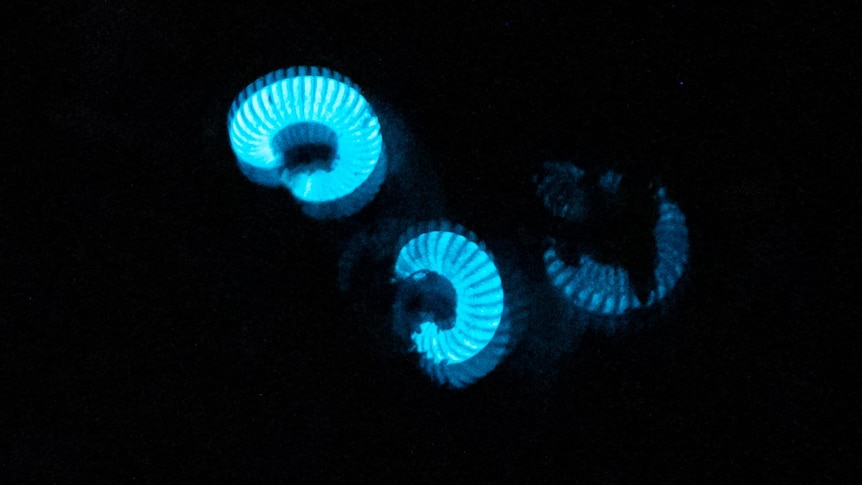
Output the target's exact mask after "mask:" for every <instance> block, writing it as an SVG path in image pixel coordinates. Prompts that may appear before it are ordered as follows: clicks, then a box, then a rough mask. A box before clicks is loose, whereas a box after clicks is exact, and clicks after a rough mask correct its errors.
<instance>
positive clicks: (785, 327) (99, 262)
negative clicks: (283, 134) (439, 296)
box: [0, 1, 862, 483]
mask: <svg viewBox="0 0 862 485" xmlns="http://www.w3.org/2000/svg"><path fill="white" fill-rule="evenodd" d="M402 3H403V5H402V4H401V3H399V4H397V6H396V4H395V3H393V4H389V2H352V3H351V4H349V5H341V4H339V3H338V2H326V1H319V2H281V3H274V2H273V3H262V4H255V3H254V2H249V3H245V4H236V5H233V6H222V5H216V4H210V3H202V4H194V3H193V2H187V3H183V2H176V4H175V5H174V6H173V7H166V8H157V7H154V6H152V5H151V2H144V1H130V2H122V6H119V5H109V4H108V3H104V2H89V3H88V2H77V3H76V2H63V3H62V4H60V3H58V4H57V5H52V4H50V2H45V3H44V4H43V5H42V6H40V7H37V10H36V11H31V12H28V13H24V12H22V11H20V10H19V9H18V8H17V7H16V6H14V5H10V6H6V7H3V8H4V10H6V11H5V12H4V14H3V17H4V18H6V19H7V21H12V23H14V26H13V27H12V28H11V29H7V30H6V31H5V32H4V34H3V35H4V36H5V37H6V39H5V40H4V43H3V46H4V47H3V50H4V52H5V54H6V56H7V59H6V60H5V61H4V62H3V68H2V73H3V77H4V78H5V80H6V83H7V88H6V90H5V92H4V97H3V99H4V100H3V103H4V105H3V108H4V112H5V113H6V116H4V119H3V121H2V123H3V125H2V126H3V133H4V135H3V137H4V139H5V141H3V153H4V155H3V161H2V163H3V169H2V170H3V174H4V175H3V177H2V180H0V244H2V245H0V252H2V256H0V265H2V266H0V284H2V294H0V325H2V330H0V345H2V361H0V362H2V374H0V376H2V390H0V402H2V403H3V404H2V405H3V407H4V408H5V410H4V411H3V413H2V423H0V424H2V429H4V430H5V431H3V433H2V436H3V439H2V443H3V448H2V454H0V462H2V468H0V470H2V472H3V474H4V475H6V476H8V477H9V482H10V483H13V482H14V483H71V482H76V483H83V482H84V481H85V480H88V483H119V482H126V481H131V480H135V481H136V482H143V483H150V482H152V483H183V482H212V481H215V480H229V481H232V482H239V483H272V482H278V481H286V480H311V479H328V480H340V481H360V482H366V481H377V480H380V479H386V478H388V479H396V480H399V481H419V482H487V481H490V482H497V481H503V480H507V479H508V480H512V479H517V480H519V481H550V480H555V479H558V478H560V477H564V478H566V479H567V480H572V481H579V482H587V483H590V482H601V483H617V482H624V483H625V482H652V481H661V482H677V481H685V482H692V481H701V480H707V481H736V480H738V479H746V480H747V481H758V482H763V481H767V482H770V481H782V480H784V479H787V478H791V477H796V478H799V477H806V478H810V479H814V480H816V481H838V482H841V481H848V480H851V479H852V478H853V477H857V478H858V476H859V464H858V460H857V458H858V454H856V453H855V451H854V450H856V446H857V445H858V441H859V438H860V433H862V423H860V398H862V394H860V386H859V382H860V381H859V378H860V372H859V371H860V368H859V363H858V359H857V358H855V353H856V348H857V345H856V340H855V338H854V333H853V332H852V331H851V328H852V326H851V324H852V323H854V322H855V323H858V320H859V310H858V303H857V302H856V301H854V300H853V299H852V298H850V291H849V290H848V288H849V287H850V284H851V282H852V280H851V279H850V275H851V274H853V272H854V270H855V266H856V263H857V260H858V256H856V254H855V252H853V251H852V249H854V242H858V238H856V236H855V234H854V229H855V226H856V225H857V224H858V220H859V217H858V211H857V209H858V205H859V204H858V202H857V199H858V196H857V195H856V192H855V191H851V190H850V189H848V186H849V185H850V184H851V183H854V182H855V181H856V179H857V178H858V168H857V165H856V164H857V163H858V160H859V158H858V157H859V153H860V151H859V133H860V123H859V120H860V105H859V101H860V79H859V76H858V74H859V64H860V55H862V53H861V52H860V45H862V44H860V36H859V34H858V31H859V27H860V20H862V16H860V9H859V5H858V3H857V4H855V5H854V4H852V3H847V4H836V5H829V4H828V3H827V2H817V3H816V6H812V7H810V8H808V7H805V8H802V7H794V8H793V9H789V8H783V7H782V6H781V5H780V4H778V3H773V2H764V3H758V4H756V5H745V6H740V7H732V6H725V5H724V4H721V5H720V6H704V5H701V4H697V5H694V4H692V3H688V2H660V3H656V4H653V5H649V6H647V5H644V6H634V5H628V4H626V3H622V2H594V3H590V4H588V5H584V4H580V5H574V4H573V5H568V2H495V3H491V2H488V3H487V4H481V3H479V2H452V3H449V2H433V3H431V2H429V3H427V4H424V3H414V2H402ZM306 64H307V65H320V66H326V67H330V68H332V69H335V70H338V71H340V72H342V73H344V74H346V75H348V76H350V77H351V79H353V80H354V81H355V82H356V83H357V84H358V85H360V86H361V87H362V89H363V91H364V92H365V93H366V94H367V95H368V96H369V99H371V100H372V102H373V103H374V105H375V107H376V108H377V109H378V111H379V112H380V115H381V121H382V122H383V123H384V126H386V123H388V124H389V125H388V126H389V127H390V128H389V129H391V130H392V131H393V132H394V133H398V134H399V137H398V139H397V140H387V142H389V143H391V144H392V146H393V149H394V152H395V153H396V154H397V155H400V156H402V158H404V159H406V160H409V161H411V163H414V164H415V165H409V164H407V163H405V165H404V167H409V168H404V169H403V170H402V173H401V174H400V178H399V177H394V176H393V177H392V178H391V180H390V181H388V182H387V184H390V185H392V187H400V189H401V190H402V192H400V193H401V194H403V193H408V192H409V193H412V194H415V197H410V198H406V199H405V198H403V195H402V196H400V197H402V198H401V199H399V198H398V197H399V196H398V194H399V192H397V191H395V190H394V189H390V188H387V187H389V186H390V185H387V186H386V187H384V190H383V192H382V193H381V195H380V197H378V199H377V200H375V201H374V202H373V203H372V204H371V205H370V206H369V207H368V208H366V209H365V210H363V212H362V213H360V214H359V215H357V216H356V217H355V218H351V219H350V220H346V221H334V222H325V223H319V222H315V221H313V220H310V219H308V218H306V217H304V216H303V215H302V214H301V212H300V211H299V210H298V209H297V208H296V206H295V205H294V204H293V202H292V200H291V198H290V197H289V194H288V193H287V192H285V191H280V190H270V189H265V188H262V187H257V186H254V185H253V184H251V183H249V182H248V181H247V180H246V179H245V178H244V177H243V176H242V175H241V174H240V173H239V171H238V170H237V168H236V164H235V161H234V158H233V156H232V153H231V151H230V146H229V144H228V139H227V134H226V130H225V118H226V113H227V110H228V108H229V105H230V102H231V101H232V99H233V97H234V96H235V95H236V94H237V93H238V92H239V91H240V90H241V89H243V88H244V87H245V86H246V85H247V84H248V83H250V82H251V81H253V80H254V79H255V78H257V77H258V76H261V75H263V74H265V73H267V72H269V71H272V70H275V69H278V68H282V67H288V66H293V65H306ZM579 157H581V158H586V159H590V160H600V161H613V160H633V161H635V162H636V163H637V164H639V165H640V166H641V167H646V170H647V171H648V172H649V173H650V174H651V175H653V176H657V177H660V178H661V180H662V181H663V183H664V184H665V185H666V186H667V187H669V188H670V190H671V191H672V193H673V196H674V198H675V200H677V201H678V202H679V203H680V205H681V207H682V208H683V210H684V211H685V213H686V215H687V217H688V225H689V229H690V231H691V238H692V263H691V267H690V272H689V275H688V277H687V280H686V283H685V291H683V292H682V294H681V295H680V297H679V298H678V301H677V302H676V303H675V305H674V306H673V310H672V311H671V312H670V313H668V314H667V315H664V316H663V317H662V318H661V319H660V321H659V322H658V323H657V324H656V325H652V326H650V327H648V328H646V329H644V330H641V331H638V332H634V333H632V334H629V335H624V336H619V337H617V338H608V337H604V336H598V335H591V334H590V335H587V336H586V337H585V338H584V339H583V340H581V341H580V343H579V344H577V343H575V342H567V344H571V351H569V352H566V353H565V354H564V355H562V356H560V357H559V358H558V359H556V360H554V361H553V362H541V361H539V362H535V363H533V364H531V365H527V363H528V362H529V359H527V358H525V357H524V355H523V354H519V353H518V350H517V349H516V351H515V352H514V353H513V354H512V355H511V359H509V360H507V361H504V363H503V364H502V365H501V366H500V367H499V368H498V369H497V370H495V371H494V372H493V373H492V374H490V375H489V376H488V377H486V378H485V379H483V380H481V381H479V382H478V383H476V384H475V385H473V386H472V387H470V388H468V389H466V390H462V391H450V390H446V389H439V388H437V387H436V386H435V385H433V384H432V383H431V382H430V381H429V380H428V379H427V378H426V376H425V375H423V374H422V373H421V372H420V371H419V370H417V369H416V368H415V364H414V362H413V361H412V360H410V359H408V358H406V357H404V356H399V355H390V352H389V350H390V349H387V348H386V346H385V345H382V344H380V343H379V342H378V341H377V340H376V339H377V337H378V336H379V335H381V334H384V333H385V332H386V330H387V329H388V327H387V325H388V320H386V312H385V311H384V310H385V309H384V308H383V306H382V305H381V304H380V303H379V302H378V303H375V302H373V301H372V302H364V303H363V302H360V303H357V302H356V301H354V300H353V298H354V297H355V296H356V294H351V293H348V294H344V293H342V292H339V290H338V287H337V285H336V281H337V277H338V264H337V262H338V260H339V258H340V257H341V255H342V254H343V251H344V250H345V248H346V247H348V246H349V242H348V241H350V240H351V238H352V237H353V236H354V235H355V234H357V233H359V232H362V231H366V232H368V231H370V232H374V231H377V234H378V235H381V237H383V236H386V235H387V234H388V233H387V231H386V230H385V229H379V228H378V229H375V228H376V227H377V226H375V224H377V223H378V221H384V220H390V221H391V220H399V219H400V218H402V217H405V216H407V215H409V216H412V217H415V218H419V219H423V218H435V217H441V216H445V217H447V218H448V219H451V220H454V221H456V222H459V223H462V224H465V225H466V226H468V227H469V228H470V229H472V230H474V231H475V232H476V233H477V234H478V235H479V236H480V237H481V238H483V239H485V240H486V241H487V242H488V243H489V245H490V246H491V247H492V248H499V253H500V255H503V256H506V255H508V256H511V258H512V259H515V260H517V264H519V265H521V270H522V272H523V274H524V275H525V276H524V278H523V282H524V284H525V285H526V286H527V287H531V286H532V285H534V284H536V283H535V281H537V278H536V274H537V271H539V270H538V269H537V268H539V266H538V265H539V264H540V263H539V259H538V253H537V251H538V250H539V248H540V244H541V238H542V234H541V229H542V228H541V224H540V223H538V222H537V217H536V213H535V212H534V209H535V205H534V204H535V203H534V201H532V198H531V197H532V191H533V188H532V185H531V182H530V179H531V176H532V174H533V173H534V171H535V169H536V167H537V166H538V164H540V163H541V162H542V161H544V160H550V159H578V158H579ZM399 184H401V185H399ZM387 191H388V192H387ZM851 195H852V197H851ZM834 200H839V201H841V202H842V203H841V204H840V205H835V206H830V205H829V204H828V202H830V201H834ZM411 211H412V212H411ZM824 256H826V257H824ZM531 265H532V266H531ZM524 291H525V293H526V294H532V293H530V292H531V291H533V290H532V288H528V289H525V290H524ZM533 293H538V292H533ZM363 296H364V297H368V298H372V299H373V297H374V292H373V291H370V292H366V294H364V295H363ZM381 300H384V298H383V297H382V296H381ZM836 301H838V302H841V303H835V302H836ZM534 304H535V305H534V306H539V307H541V305H542V302H541V301H539V302H538V303H535V302H534ZM375 305H376V306H375ZM854 316H855V319H854V318H853V317H854ZM548 318H550V319H553V318H554V315H553V313H552V312H547V311H545V312H539V314H537V315H536V316H533V318H532V319H531V318H527V319H526V321H527V322H528V323H529V324H530V325H532V327H531V328H532V329H535V330H536V331H540V330H541V329H542V328H546V327H548V326H549V322H547V321H538V320H541V319H548ZM550 323H553V322H550ZM550 326H553V325H550ZM528 332H529V330H528ZM524 367H529V368H528V369H526V370H525V368H524ZM857 451H858V450H857Z"/></svg>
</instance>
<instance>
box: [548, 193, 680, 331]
mask: <svg viewBox="0 0 862 485" xmlns="http://www.w3.org/2000/svg"><path fill="white" fill-rule="evenodd" d="M603 180H604V181H603V182H602V183H603V185H604V184H609V185H610V186H615V185H616V183H617V182H615V181H616V177H612V176H607V177H603ZM655 200H656V203H657V204H658V213H659V217H658V220H657V222H656V225H655V227H654V228H653V237H654V240H655V244H656V253H657V258H656V264H655V266H654V269H653V274H654V276H655V286H654V287H653V288H651V289H650V292H649V296H648V297H647V299H646V301H641V300H640V299H639V298H638V297H637V295H636V293H635V290H634V288H633V286H632V284H631V281H630V280H629V274H628V272H627V271H626V269H625V268H622V267H620V266H614V265H610V264H604V263H599V262H597V261H595V260H594V259H593V258H592V257H590V256H589V255H587V254H582V255H581V256H580V261H579V262H578V264H577V266H569V265H568V264H566V263H565V262H564V261H563V260H562V259H561V257H560V255H559V254H558V253H557V251H556V249H555V247H554V246H553V245H552V246H551V247H550V248H548V250H547V251H545V255H544V260H545V271H546V272H547V274H548V278H550V280H551V283H552V284H553V285H554V286H555V287H556V288H557V289H558V290H560V291H561V292H562V293H563V294H564V295H565V297H566V298H567V299H568V300H569V301H571V302H572V303H573V304H574V305H575V306H576V307H578V308H581V309H583V310H586V311H588V312H590V313H595V314H601V315H622V314H624V313H626V312H627V311H629V310H634V309H638V308H645V307H649V306H651V305H653V304H655V303H657V302H659V301H661V300H662V299H663V298H664V297H665V296H667V294H668V293H670V291H671V290H673V288H674V287H675V286H676V284H677V282H678V281H679V279H680V277H681V276H682V274H683V272H684V270H685V265H686V263H687V262H688V250H689V241H688V229H687V227H686V224H685V215H683V213H682V211H681V210H680V208H679V207H678V206H677V205H676V204H675V203H673V202H672V201H670V200H669V199H668V197H667V194H666V192H665V189H664V188H660V189H659V190H658V191H657V192H656V195H655Z"/></svg>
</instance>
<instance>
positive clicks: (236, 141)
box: [228, 67, 385, 218]
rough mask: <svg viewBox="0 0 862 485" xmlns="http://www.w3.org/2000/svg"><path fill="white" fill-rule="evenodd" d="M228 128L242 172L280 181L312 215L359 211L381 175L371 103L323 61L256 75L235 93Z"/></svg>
mask: <svg viewBox="0 0 862 485" xmlns="http://www.w3.org/2000/svg"><path fill="white" fill-rule="evenodd" d="M228 133H229V135H230V143H231V148H232V149H233V152H234V154H235V155H236V158H237V162H238V164H239V167H240V169H241V170H242V172H243V173H244V174H245V175H246V176H247V177H248V178H249V180H251V181H253V182H255V183H258V184H261V185H265V186H270V187H276V186H280V185H281V186H284V187H286V188H287V189H288V190H290V192H291V193H292V194H293V196H294V197H295V198H296V199H297V200H298V201H299V202H300V203H301V204H303V208H304V209H306V213H308V214H309V215H311V216H313V217H320V218H327V217H341V216H345V215H350V214H353V213H355V212H357V211H359V210H360V209H361V208H362V207H364V206H365V205H366V204H367V203H368V202H370V201H371V199H373V198H374V196H375V195H376V193H377V191H378V189H379V187H380V185H381V184H382V182H383V179H384V178H385V156H384V148H383V137H382V135H381V132H380V123H379V121H378V118H377V116H376V115H375V113H374V110H373V109H372V108H371V105H369V104H368V102H367V101H366V99H365V98H364V97H363V96H362V94H361V93H360V91H359V88H358V87H357V86H356V85H354V84H353V83H352V82H351V81H350V80H349V79H348V78H346V77H344V76H342V75H341V74H338V73H336V72H334V71H331V70H329V69H325V68H319V67H292V68H289V69H281V70H278V71H274V72H271V73H269V74H267V75H266V76H263V77H261V78H260V79H258V80H257V81H255V82H254V83H252V84H250V85H249V86H248V87H247V88H245V89H244V90H243V91H242V92H241V93H240V94H239V95H238V96H237V98H236V100H234V102H233V105H232V106H231V109H230V112H229V114H228Z"/></svg>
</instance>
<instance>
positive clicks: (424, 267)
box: [394, 223, 508, 388]
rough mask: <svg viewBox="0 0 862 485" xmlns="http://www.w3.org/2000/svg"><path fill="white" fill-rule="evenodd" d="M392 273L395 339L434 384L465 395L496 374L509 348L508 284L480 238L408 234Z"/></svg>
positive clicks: (439, 228)
mask: <svg viewBox="0 0 862 485" xmlns="http://www.w3.org/2000/svg"><path fill="white" fill-rule="evenodd" d="M394 273H395V281H396V282H397V283H398V285H399V287H398V292H397V296H396V301H395V305H394V324H395V330H396V333H398V334H400V335H401V336H402V337H404V338H405V340H407V341H408V342H409V343H410V344H411V350H413V351H415V352H416V353H418V354H419V355H420V360H421V366H422V368H423V369H424V370H425V372H427V373H428V374H429V375H430V376H431V377H432V379H434V380H435V381H437V382H438V383H440V384H448V385H450V386H452V387H457V388H460V387H465V386H467V385H469V384H471V383H472V382H474V381H475V380H477V379H479V378H481V377H483V376H484V375H486V374H487V373H488V372H490V371H491V370H492V369H494V367H496V365H497V364H498V363H499V362H500V360H501V359H502V357H503V355H504V354H505V352H506V344H507V341H508V334H507V330H506V325H505V324H501V322H503V317H504V311H505V304H504V302H505V297H504V291H503V283H502V280H501V277H500V273H499V271H498V269H497V267H496V266H495V264H494V261H493V259H492V257H491V255H490V253H489V252H488V251H487V250H486V249H485V246H484V245H483V244H482V243H480V242H478V241H477V240H476V238H475V236H473V235H472V234H470V233H468V232H467V231H465V230H464V229H463V228H461V227H459V226H452V225H451V224H447V223H440V224H436V225H432V226H426V227H424V228H419V229H414V230H412V231H409V232H408V233H407V234H406V235H405V236H404V237H403V238H402V244H400V249H399V251H398V253H397V257H396V261H395V267H394Z"/></svg>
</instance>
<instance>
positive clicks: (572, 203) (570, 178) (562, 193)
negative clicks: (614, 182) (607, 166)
mask: <svg viewBox="0 0 862 485" xmlns="http://www.w3.org/2000/svg"><path fill="white" fill-rule="evenodd" d="M543 170H544V175H543V176H542V177H539V178H537V180H536V183H537V193H538V195H539V198H541V200H542V204H544V206H545V208H546V209H547V210H548V212H550V213H551V214H552V215H553V216H554V217H559V218H561V219H564V220H568V221H575V222H580V221H583V220H584V219H585V218H586V216H587V213H588V211H589V202H588V197H587V193H586V190H585V188H584V187H583V185H582V184H583V178H584V175H585V172H584V171H583V170H582V169H580V168H578V167H576V166H574V165H572V164H570V163H561V162H546V163H545V164H544V166H543Z"/></svg>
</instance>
